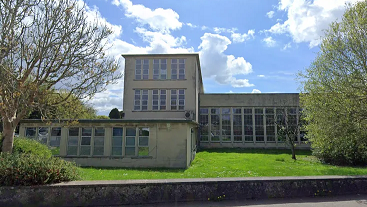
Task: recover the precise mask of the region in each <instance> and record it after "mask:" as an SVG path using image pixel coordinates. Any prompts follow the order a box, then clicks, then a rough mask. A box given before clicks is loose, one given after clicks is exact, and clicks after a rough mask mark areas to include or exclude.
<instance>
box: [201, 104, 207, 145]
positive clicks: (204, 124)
mask: <svg viewBox="0 0 367 207" xmlns="http://www.w3.org/2000/svg"><path fill="white" fill-rule="evenodd" d="M208 114H209V110H208V109H206V108H202V109H200V115H199V122H200V140H201V141H203V142H207V141H209V133H208V132H209V115H208Z"/></svg>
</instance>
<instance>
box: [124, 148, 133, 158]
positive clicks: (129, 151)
mask: <svg viewBox="0 0 367 207" xmlns="http://www.w3.org/2000/svg"><path fill="white" fill-rule="evenodd" d="M125 155H126V156H135V147H125Z"/></svg>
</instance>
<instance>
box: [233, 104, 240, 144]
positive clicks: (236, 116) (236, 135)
mask: <svg viewBox="0 0 367 207" xmlns="http://www.w3.org/2000/svg"><path fill="white" fill-rule="evenodd" d="M232 112H233V139H234V140H233V141H234V142H242V115H241V114H242V113H241V112H242V110H241V108H233V109H232Z"/></svg>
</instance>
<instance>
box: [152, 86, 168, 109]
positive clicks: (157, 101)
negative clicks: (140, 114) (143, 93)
mask: <svg viewBox="0 0 367 207" xmlns="http://www.w3.org/2000/svg"><path fill="white" fill-rule="evenodd" d="M152 93H153V99H152V109H153V110H166V98H167V94H166V93H167V91H166V90H164V89H161V90H158V89H154V90H152Z"/></svg>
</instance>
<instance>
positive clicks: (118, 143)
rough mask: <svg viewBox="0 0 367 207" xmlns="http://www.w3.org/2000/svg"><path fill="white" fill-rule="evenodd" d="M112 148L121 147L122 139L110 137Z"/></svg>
mask: <svg viewBox="0 0 367 207" xmlns="http://www.w3.org/2000/svg"><path fill="white" fill-rule="evenodd" d="M112 146H113V147H118V146H122V137H112Z"/></svg>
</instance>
